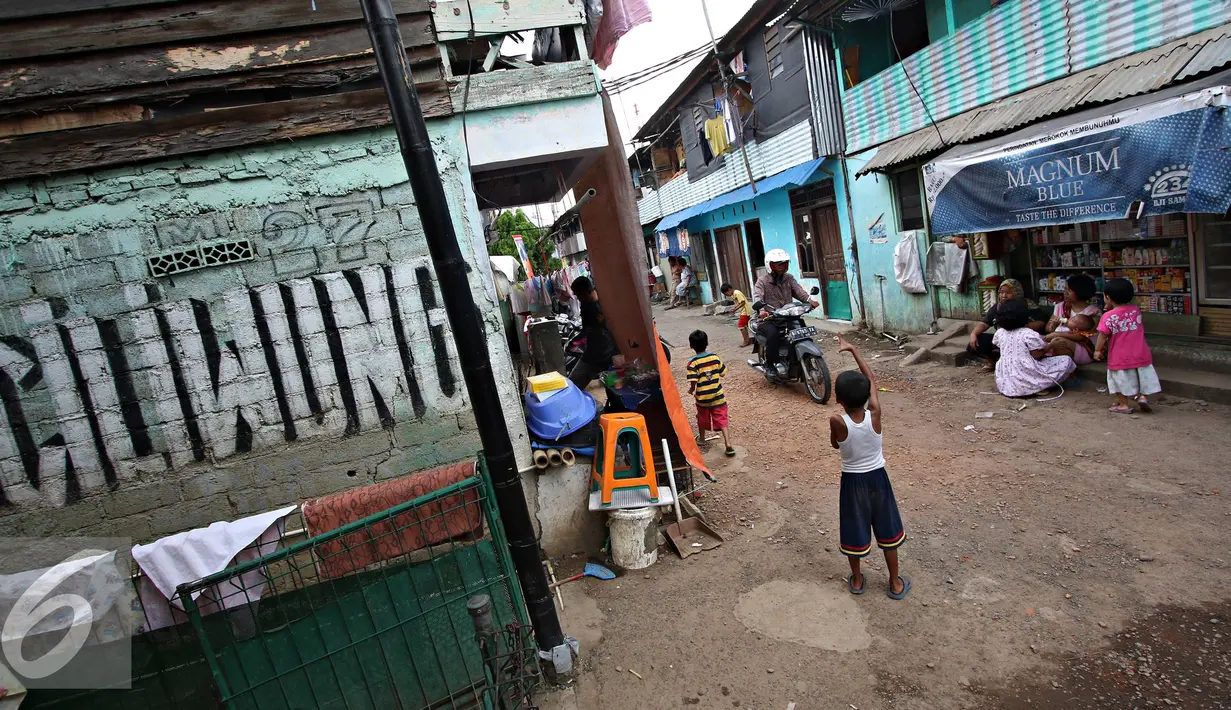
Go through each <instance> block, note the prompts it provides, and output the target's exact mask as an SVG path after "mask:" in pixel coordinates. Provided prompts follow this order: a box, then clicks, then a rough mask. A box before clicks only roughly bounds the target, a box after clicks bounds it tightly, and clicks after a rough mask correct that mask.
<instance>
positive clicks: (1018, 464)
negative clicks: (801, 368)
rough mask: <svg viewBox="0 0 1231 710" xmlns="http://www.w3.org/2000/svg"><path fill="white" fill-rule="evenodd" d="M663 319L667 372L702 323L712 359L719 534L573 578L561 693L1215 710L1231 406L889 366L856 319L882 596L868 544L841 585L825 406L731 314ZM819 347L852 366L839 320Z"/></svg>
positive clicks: (1229, 666)
mask: <svg viewBox="0 0 1231 710" xmlns="http://www.w3.org/2000/svg"><path fill="white" fill-rule="evenodd" d="M655 318H656V320H657V323H658V327H659V330H660V332H661V333H662V334H663V335H664V336H665V337H666V338H667V339H668V340H669V341H670V342H672V343H673V344H674V345H675V346H676V348H675V350H674V352H673V355H674V357H673V368H674V371H675V376H676V381H677V383H680V384H682V383H683V382H684V377H683V367H684V364H685V363H686V362H687V359H688V357H689V356H690V355H691V352H690V351H689V350H688V348H687V342H688V337H687V336H688V333H689V332H691V331H692V330H693V329H694V328H703V329H705V330H706V331H707V332H708V333H709V336H710V344H711V348H710V349H711V350H712V351H714V352H716V353H718V354H719V355H720V356H721V357H723V358H724V360H725V361H726V362H727V364H728V375H727V379H726V392H727V399H728V401H729V403H730V412H731V431H732V435H733V437H734V439H735V443H736V446H737V449H738V451H739V455H738V456H736V457H735V458H733V459H728V458H727V457H725V456H724V455H723V454H722V451H721V449H720V447H717V446H715V448H713V449H712V450H711V451H709V452H708V453H707V455H706V459H707V461H708V462H709V463H710V464H711V465H712V466H713V467H714V470H715V473H716V474H717V475H718V477H719V479H720V482H719V483H718V484H716V485H712V486H710V487H708V488H706V489H704V490H703V491H702V492H701V499H700V501H699V503H700V505H701V507H702V508H703V509H704V511H705V512H706V514H707V516H708V517H709V519H710V521H711V522H712V524H713V525H714V526H715V527H716V528H717V529H718V530H719V531H720V532H721V533H722V534H723V535H724V536H725V537H726V540H727V541H726V543H725V544H723V545H722V546H721V547H719V548H718V549H716V550H714V551H711V552H707V553H704V554H700V555H694V556H692V557H691V558H690V559H688V560H680V559H679V558H678V557H677V556H676V555H675V554H674V553H672V552H670V551H669V550H668V548H660V556H659V562H658V563H657V564H656V565H654V566H652V567H651V568H649V569H647V570H644V571H642V572H634V573H630V574H628V575H626V576H623V577H621V578H619V579H616V580H614V581H608V582H601V581H597V580H592V579H585V580H583V581H581V582H578V583H574V584H573V585H569V587H566V589H568V590H570V593H569V596H567V597H566V601H569V600H571V601H570V602H569V609H568V610H566V611H565V612H564V614H563V618H564V621H565V626H566V632H567V633H578V634H579V635H582V636H583V649H582V651H583V653H582V663H581V666H582V672H581V674H580V676H579V679H578V680H577V682H576V684H575V686H574V689H573V690H572V691H571V692H570V693H568V694H567V695H569V696H570V697H569V699H568V700H567V702H565V703H564V705H563V706H564V707H578V708H584V709H586V710H590V709H592V708H593V709H600V708H621V709H623V708H678V707H696V708H748V709H751V708H776V709H778V710H782V709H783V708H787V707H788V706H789V704H790V703H794V704H795V705H794V707H795V708H796V710H811V709H812V708H826V709H828V708H835V709H838V710H846V709H851V708H854V709H857V710H872V709H874V708H919V709H922V708H937V709H949V708H1031V707H1048V706H1051V707H1058V708H1136V707H1159V708H1163V707H1179V708H1215V707H1231V628H1228V624H1231V590H1229V587H1228V585H1229V583H1231V575H1229V574H1228V564H1227V559H1226V558H1227V556H1228V553H1227V551H1226V545H1225V543H1224V542H1223V540H1222V534H1223V530H1224V528H1226V527H1227V526H1228V523H1229V522H1231V520H1229V516H1231V507H1229V506H1228V504H1227V497H1228V496H1229V495H1231V486H1228V479H1227V477H1228V470H1229V466H1228V462H1231V436H1228V423H1229V422H1231V411H1228V410H1227V409H1225V408H1222V407H1217V406H1212V405H1207V404H1206V403H1204V402H1199V401H1191V400H1178V399H1170V400H1168V399H1166V398H1165V397H1164V399H1163V400H1162V401H1161V403H1160V404H1159V405H1158V406H1156V408H1155V409H1156V413H1155V414H1153V415H1140V416H1133V417H1127V416H1115V415H1112V414H1110V413H1108V412H1107V406H1108V404H1109V402H1108V397H1107V395H1103V394H1098V393H1097V392H1096V387H1097V386H1100V385H1102V384H1103V383H1102V382H1101V381H1100V382H1093V381H1089V380H1087V381H1085V382H1083V383H1082V385H1081V387H1080V388H1079V389H1078V390H1076V391H1070V392H1067V393H1065V395H1064V396H1063V397H1062V398H1061V399H1059V400H1056V401H1051V402H1038V401H1036V400H1009V399H1006V398H1004V397H1001V396H999V395H995V394H983V393H985V392H991V391H994V389H995V384H994V381H993V379H992V376H991V375H986V374H981V373H979V371H978V369H977V368H973V367H968V368H946V367H941V366H939V365H936V364H925V365H922V366H917V367H911V368H899V367H898V364H897V361H898V360H899V359H900V357H901V354H900V353H899V352H898V351H897V349H896V347H895V346H893V344H892V343H890V342H888V341H879V342H878V341H875V340H871V339H868V338H865V337H859V336H855V337H853V338H852V340H853V341H854V342H856V343H857V344H858V345H859V346H860V347H861V349H862V350H863V352H864V353H865V355H866V357H867V358H868V360H869V362H870V363H871V364H872V367H873V369H874V370H875V371H876V374H877V377H878V382H879V385H880V386H881V387H883V388H885V389H887V390H889V391H888V392H882V393H881V398H882V402H883V405H884V408H885V410H884V411H885V414H884V431H885V438H884V442H885V443H884V445H885V456H886V459H887V461H888V467H887V468H888V471H889V475H890V478H891V480H892V481H893V484H894V489H895V493H896V495H897V498H898V503H899V506H900V508H901V512H902V517H903V519H904V521H905V524H906V529H907V535H908V539H907V542H906V543H905V545H904V546H903V547H902V548H901V570H902V574H904V575H906V576H909V577H910V578H911V579H912V580H913V585H914V586H913V589H912V591H911V592H910V594H909V595H908V596H907V598H906V599H905V600H904V601H892V600H890V599H888V598H887V597H886V596H885V593H884V587H885V585H886V583H887V574H886V571H885V566H884V560H883V558H882V557H880V555H879V553H878V552H875V551H874V552H873V554H872V555H871V556H869V557H868V558H867V564H866V565H865V572H866V573H867V580H868V582H867V584H868V590H869V591H868V593H867V594H865V595H863V596H859V597H856V596H852V595H850V594H849V593H848V592H847V590H846V582H845V577H846V574H847V572H848V569H847V564H846V560H845V559H844V558H843V557H842V556H841V555H840V554H839V553H838V551H837V550H838V532H837V529H838V502H837V498H838V482H839V466H838V454H837V452H836V451H835V450H833V449H831V448H830V447H829V442H828V428H827V419H828V417H829V415H830V414H831V413H833V412H835V411H837V409H836V405H835V404H834V403H832V402H831V403H830V404H828V405H825V406H821V405H817V404H814V403H812V402H811V401H810V400H809V398H808V396H807V393H806V392H805V391H804V390H803V388H802V385H796V386H795V387H794V388H793V389H775V388H773V387H771V386H769V385H768V384H766V383H765V381H764V380H763V378H762V377H761V375H760V374H758V373H756V372H755V371H753V370H752V369H751V368H749V367H748V366H747V365H746V364H745V360H746V359H747V358H748V357H749V350H747V349H741V348H740V347H739V334H738V332H737V331H736V329H735V327H734V325H733V323H731V321H730V320H728V319H727V318H726V317H718V316H709V317H706V316H703V315H701V310H700V309H696V308H694V309H689V310H674V311H664V310H662V309H661V308H660V307H656V308H655ZM823 347H824V350H825V355H826V360H827V361H828V362H829V365H830V369H831V371H832V372H833V374H835V375H836V374H837V373H838V372H841V371H842V370H845V369H849V368H852V367H854V365H853V363H852V362H851V361H850V359H849V357H847V356H842V357H841V358H840V357H839V356H838V353H837V351H836V350H837V343H836V339H835V338H834V337H833V336H832V335H830V336H827V337H826V338H825V339H824V342H823ZM686 390H687V387H686V386H682V387H681V395H682V396H683V397H684V398H685V402H686V404H687V405H689V406H691V400H690V398H689V397H688V396H687V392H686ZM1023 402H1024V403H1025V404H1026V406H1025V408H1024V409H1021V411H1018V410H1019V408H1020V407H1021V406H1022V404H1023ZM987 411H992V412H994V417H993V418H992V419H976V418H975V413H976V412H987ZM967 426H973V427H974V430H973V431H968V430H966V427H967ZM1224 489H1225V491H1224ZM583 562H584V558H580V557H579V558H574V559H572V560H566V561H563V563H560V564H558V566H557V573H558V574H560V573H561V572H563V573H565V574H567V573H571V572H572V570H573V568H574V567H576V568H578V569H579V568H580V566H581V565H582V563H583ZM561 567H564V569H563V570H562V569H561ZM570 622H571V624H572V626H571V627H570ZM580 627H586V628H580ZM598 629H601V641H598V643H597V644H595V643H593V641H594V640H597V639H598V638H599V636H598V631H597V630H598ZM587 640H589V641H590V643H589V645H588V647H587V646H586V645H585V644H586V641H587ZM630 671H635V672H636V673H638V674H640V676H641V678H638V677H637V676H636V675H634V674H633V673H632V672H630ZM540 702H541V704H542V706H543V707H544V708H547V707H557V706H561V705H560V699H559V698H556V699H554V700H547V701H544V700H542V699H540ZM553 703H555V705H553Z"/></svg>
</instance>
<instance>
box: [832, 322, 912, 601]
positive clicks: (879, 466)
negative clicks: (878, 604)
mask: <svg viewBox="0 0 1231 710" xmlns="http://www.w3.org/2000/svg"><path fill="white" fill-rule="evenodd" d="M838 352H841V353H850V354H851V356H853V357H854V358H855V363H856V364H857V365H859V371H858V372H855V371H854V370H849V371H847V372H843V373H841V374H840V375H838V377H837V378H836V379H835V380H834V396H835V397H836V398H837V400H838V404H840V405H841V406H842V409H843V410H845V411H844V412H843V413H842V414H835V415H833V416H831V417H830V418H829V443H830V444H832V445H833V447H834V448H835V449H837V450H838V451H839V453H841V454H842V486H841V488H840V489H839V492H838V520H839V525H840V533H841V534H840V538H841V539H840V543H841V548H842V554H844V555H846V557H847V560H849V561H850V564H851V573H850V575H849V576H848V577H847V578H846V584H847V587H848V588H849V589H850V590H851V594H863V593H864V591H865V590H866V589H867V580H865V579H864V576H863V573H862V572H860V571H859V560H860V559H861V558H863V557H864V556H865V555H867V554H868V553H869V552H871V551H872V536H873V535H875V536H876V544H877V545H879V546H880V548H881V550H882V551H884V553H885V564H886V566H888V567H889V586H888V589H886V593H887V594H888V595H889V598H890V599H901V598H903V597H905V596H906V593H907V592H909V591H910V579H909V578H906V577H902V576H901V575H899V574H898V547H899V546H901V544H902V543H903V542H905V541H906V529H905V528H904V527H902V516H901V515H899V513H898V503H897V501H896V500H895V499H894V497H893V487H892V486H891V485H889V474H888V473H886V472H885V455H884V453H883V452H882V449H881V431H882V430H881V402H880V395H879V394H878V393H877V389H876V376H875V375H873V374H872V368H870V367H868V363H867V362H865V361H864V359H863V357H862V356H861V355H860V354H859V351H858V350H856V349H855V346H854V345H851V344H850V343H848V342H846V341H845V340H843V339H842V338H838Z"/></svg>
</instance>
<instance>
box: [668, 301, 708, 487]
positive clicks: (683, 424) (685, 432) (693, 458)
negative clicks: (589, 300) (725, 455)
mask: <svg viewBox="0 0 1231 710" xmlns="http://www.w3.org/2000/svg"><path fill="white" fill-rule="evenodd" d="M654 342H656V343H658V382H659V384H660V385H661V386H662V388H663V403H664V404H666V405H667V416H669V417H671V428H672V429H675V438H676V439H678V440H679V444H680V451H682V452H683V453H684V460H685V461H687V462H688V463H689V464H691V465H692V467H693V468H695V469H697V470H698V471H702V472H703V473H705V477H706V478H710V479H712V478H713V476H712V475H711V474H710V469H709V467H708V466H706V465H705V459H704V458H702V456H701V449H700V447H698V446H697V439H696V438H695V437H694V436H693V433H692V425H691V424H689V423H688V413H687V412H685V411H684V402H683V401H681V400H680V391H679V389H677V388H676V386H675V378H674V377H673V376H672V375H671V363H669V362H667V351H666V349H664V348H663V341H662V338H659V337H658V326H657V325H655V326H654Z"/></svg>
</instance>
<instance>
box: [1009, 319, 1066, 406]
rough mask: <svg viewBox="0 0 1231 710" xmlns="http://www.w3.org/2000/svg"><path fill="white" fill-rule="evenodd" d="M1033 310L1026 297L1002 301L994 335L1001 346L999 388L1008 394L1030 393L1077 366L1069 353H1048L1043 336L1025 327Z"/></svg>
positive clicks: (1056, 382) (1050, 384) (1059, 379)
mask: <svg viewBox="0 0 1231 710" xmlns="http://www.w3.org/2000/svg"><path fill="white" fill-rule="evenodd" d="M1029 321H1030V312H1029V310H1028V309H1027V307H1026V302H1025V301H1009V302H1008V303H1004V304H1001V306H1000V307H999V315H998V316H997V318H996V327H997V328H998V330H997V331H996V335H995V337H994V339H993V341H994V343H995V345H996V347H998V348H1000V360H999V362H997V363H996V389H998V390H1000V393H1001V394H1003V395H1004V396H1006V397H1029V396H1030V395H1032V394H1037V393H1039V392H1044V391H1046V390H1048V389H1051V388H1052V387H1055V386H1056V385H1059V384H1060V383H1061V382H1064V381H1065V380H1067V379H1068V378H1069V376H1070V375H1072V374H1073V371H1074V370H1076V369H1077V363H1075V362H1073V358H1071V357H1069V356H1067V355H1057V356H1054V357H1047V356H1046V355H1045V353H1044V350H1045V349H1046V348H1047V343H1045V342H1043V336H1041V335H1039V334H1038V333H1037V332H1035V331H1033V330H1031V329H1030V328H1027V327H1026V324H1027V323H1029Z"/></svg>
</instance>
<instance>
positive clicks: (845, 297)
mask: <svg viewBox="0 0 1231 710" xmlns="http://www.w3.org/2000/svg"><path fill="white" fill-rule="evenodd" d="M812 223H813V225H814V229H815V230H816V238H815V239H814V240H813V246H814V247H815V249H816V265H817V272H818V276H819V278H820V281H821V283H822V284H823V289H824V291H825V313H826V315H828V316H829V317H830V318H839V319H842V320H850V318H851V298H850V289H849V288H848V286H847V283H846V259H845V257H844V252H843V249H842V229H841V228H840V227H839V226H838V208H837V207H836V206H833V205H830V206H827V207H818V208H817V209H814V210H812Z"/></svg>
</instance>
